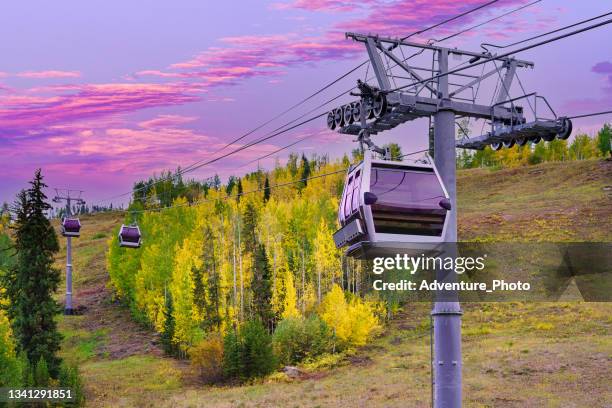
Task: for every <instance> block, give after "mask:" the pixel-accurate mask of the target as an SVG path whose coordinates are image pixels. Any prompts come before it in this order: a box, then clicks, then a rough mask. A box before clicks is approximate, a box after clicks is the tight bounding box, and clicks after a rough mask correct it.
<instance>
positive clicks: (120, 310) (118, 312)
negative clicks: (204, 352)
mask: <svg viewBox="0 0 612 408" xmlns="http://www.w3.org/2000/svg"><path fill="white" fill-rule="evenodd" d="M95 217H99V218H100V219H98V220H95ZM115 218H116V216H114V217H113V216H110V215H106V214H100V215H96V216H94V217H91V216H87V217H84V225H86V226H87V225H88V224H89V228H84V229H83V233H82V236H81V237H79V238H78V240H75V241H76V242H74V241H73V242H74V244H73V245H74V247H75V251H74V252H75V257H74V259H73V263H74V264H75V279H77V278H78V279H77V280H76V281H75V283H74V287H73V293H74V306H75V309H76V310H77V313H78V315H79V316H76V318H74V319H72V318H70V317H66V318H65V319H64V324H65V325H66V327H67V328H69V329H73V330H84V331H86V332H89V333H96V332H99V333H103V339H102V341H100V342H99V344H98V345H97V347H96V350H95V354H96V356H97V357H104V358H105V359H111V360H115V359H121V358H125V357H129V356H132V355H142V354H148V355H153V356H161V355H163V351H162V350H161V348H160V346H159V345H158V342H159V336H158V334H157V333H155V332H154V331H153V330H152V329H150V328H148V327H145V326H143V325H140V324H139V323H137V322H136V321H134V320H133V318H132V315H131V313H130V311H129V309H128V308H127V307H126V306H124V305H122V304H121V303H120V302H119V301H117V300H114V299H113V295H112V293H111V291H110V289H109V286H110V282H109V279H110V278H109V275H108V271H107V270H106V259H105V257H106V248H107V243H106V239H105V238H103V239H95V236H93V235H94V234H95V233H100V232H104V233H107V234H110V231H111V230H112V226H113V225H116V223H117V222H118V221H117V220H116V219H115ZM61 241H62V246H63V245H64V244H65V243H64V242H63V241H65V240H64V239H61ZM86 253H89V254H88V256H87V257H84V256H79V254H83V255H85V254H86ZM60 254H61V255H63V254H65V251H64V249H63V248H62V250H61V251H60ZM57 262H58V264H60V265H62V266H63V264H64V263H65V258H64V257H62V256H61V257H60V258H58V260H57ZM63 289H64V288H63V284H62V292H63ZM61 297H62V298H61V299H60V303H62V304H63V302H64V300H63V294H62V295H61Z"/></svg>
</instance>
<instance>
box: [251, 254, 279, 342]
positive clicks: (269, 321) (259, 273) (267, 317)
mask: <svg viewBox="0 0 612 408" xmlns="http://www.w3.org/2000/svg"><path fill="white" fill-rule="evenodd" d="M251 289H252V290H253V309H254V312H255V314H256V316H258V318H259V319H260V320H261V321H262V322H263V323H264V324H266V325H267V327H268V328H269V329H270V330H271V329H272V325H273V316H274V314H273V312H272V276H271V273H270V267H269V265H268V257H267V256H266V249H265V247H264V246H263V245H261V244H258V245H257V249H256V253H255V265H254V268H253V280H252V282H251Z"/></svg>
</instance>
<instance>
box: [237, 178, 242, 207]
mask: <svg viewBox="0 0 612 408" xmlns="http://www.w3.org/2000/svg"><path fill="white" fill-rule="evenodd" d="M236 187H237V188H236V190H237V191H236V201H238V202H239V201H240V197H241V196H242V180H241V179H240V178H238V183H237V184H236Z"/></svg>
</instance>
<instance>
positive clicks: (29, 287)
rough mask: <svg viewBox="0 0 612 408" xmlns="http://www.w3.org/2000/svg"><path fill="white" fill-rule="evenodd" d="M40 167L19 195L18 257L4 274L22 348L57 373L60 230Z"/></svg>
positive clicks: (59, 340) (17, 223)
mask: <svg viewBox="0 0 612 408" xmlns="http://www.w3.org/2000/svg"><path fill="white" fill-rule="evenodd" d="M45 187H47V186H46V184H45V183H44V182H43V176H42V175H41V172H40V170H37V171H36V173H35V175H34V179H33V180H32V181H31V182H30V188H29V189H28V190H27V191H22V192H21V193H19V195H18V196H17V201H16V203H15V204H16V208H15V209H16V214H17V219H16V223H15V226H14V228H15V250H16V254H17V257H16V263H15V265H14V266H13V267H12V268H11V269H10V270H9V271H8V272H7V273H6V274H5V275H4V277H3V286H4V287H5V288H6V295H7V298H8V299H9V301H10V302H9V306H8V315H9V317H10V319H11V322H12V328H13V333H14V336H15V339H16V340H17V343H18V348H19V350H20V351H23V352H24V353H25V354H26V355H27V358H28V360H29V361H30V364H31V365H32V366H34V365H36V364H37V363H38V362H39V361H40V360H41V359H43V360H44V361H45V365H46V366H47V367H48V371H49V373H50V374H51V376H52V377H54V378H55V377H56V376H57V375H58V373H59V366H60V363H61V360H60V358H59V357H57V355H56V353H57V351H58V350H59V348H60V342H61V335H60V334H59V333H58V331H57V325H56V322H55V319H54V317H55V315H57V314H58V313H59V312H60V308H59V305H58V304H57V302H56V301H55V299H54V298H53V294H54V293H55V292H56V291H57V287H58V284H59V282H60V271H59V270H58V269H56V268H54V267H53V262H54V258H53V256H54V254H55V253H56V252H57V251H58V250H59V244H58V240H57V236H56V234H55V231H54V230H53V227H52V226H51V223H50V222H49V220H48V219H47V217H46V212H47V211H48V210H49V209H51V206H50V205H49V204H48V203H47V202H46V200H47V196H46V195H45V193H44V192H43V189H44V188H45Z"/></svg>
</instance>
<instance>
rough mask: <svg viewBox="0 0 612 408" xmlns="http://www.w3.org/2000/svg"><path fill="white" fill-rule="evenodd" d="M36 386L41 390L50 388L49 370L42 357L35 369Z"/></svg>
mask: <svg viewBox="0 0 612 408" xmlns="http://www.w3.org/2000/svg"><path fill="white" fill-rule="evenodd" d="M34 385H35V386H36V387H40V388H45V387H48V386H49V368H48V367H47V362H46V361H45V359H44V358H43V356H40V359H39V360H38V363H36V366H35V367H34Z"/></svg>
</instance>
